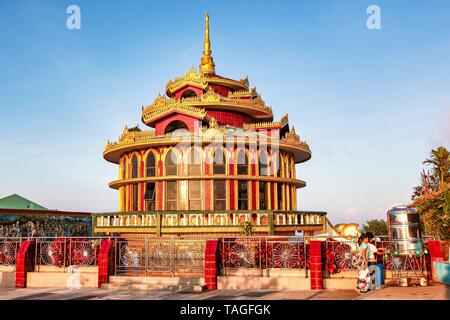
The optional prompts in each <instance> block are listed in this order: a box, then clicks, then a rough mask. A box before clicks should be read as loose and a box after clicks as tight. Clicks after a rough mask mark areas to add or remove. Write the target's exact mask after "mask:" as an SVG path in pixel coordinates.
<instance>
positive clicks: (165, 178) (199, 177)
mask: <svg viewBox="0 0 450 320" xmlns="http://www.w3.org/2000/svg"><path fill="white" fill-rule="evenodd" d="M205 179H206V180H211V181H213V180H247V181H249V180H250V181H264V182H282V183H286V184H289V185H292V186H295V187H297V188H303V187H305V186H306V182H305V181H303V180H299V179H288V178H280V177H272V176H252V175H228V174H216V175H213V174H205V175H196V176H182V175H176V176H158V177H141V178H135V179H126V180H114V181H111V182H110V183H109V187H110V188H113V189H117V188H119V187H121V186H124V185H129V184H135V183H140V182H152V181H171V180H205ZM211 188H212V186H211Z"/></svg>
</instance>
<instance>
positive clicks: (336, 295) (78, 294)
mask: <svg viewBox="0 0 450 320" xmlns="http://www.w3.org/2000/svg"><path fill="white" fill-rule="evenodd" d="M12 299H14V300H351V299H356V300H366V299H367V300H397V299H426V300H450V289H449V287H448V286H445V285H440V284H435V285H433V286H429V287H409V288H399V287H392V286H391V287H385V288H383V289H381V290H375V291H372V292H369V293H368V294H365V295H360V294H359V293H357V292H356V291H354V290H320V291H273V290H216V291H207V292H203V293H175V292H172V291H148V292H142V291H125V290H123V291H112V290H105V289H0V300H12Z"/></svg>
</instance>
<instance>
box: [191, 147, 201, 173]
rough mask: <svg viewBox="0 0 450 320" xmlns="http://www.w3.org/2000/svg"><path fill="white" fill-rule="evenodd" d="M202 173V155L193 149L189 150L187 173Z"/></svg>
mask: <svg viewBox="0 0 450 320" xmlns="http://www.w3.org/2000/svg"><path fill="white" fill-rule="evenodd" d="M201 174H202V156H201V153H200V152H199V151H197V150H195V149H193V150H191V152H190V153H189V157H188V175H201Z"/></svg>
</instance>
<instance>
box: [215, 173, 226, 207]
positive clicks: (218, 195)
mask: <svg viewBox="0 0 450 320" xmlns="http://www.w3.org/2000/svg"><path fill="white" fill-rule="evenodd" d="M226 209H227V208H226V183H225V180H216V181H214V210H226Z"/></svg>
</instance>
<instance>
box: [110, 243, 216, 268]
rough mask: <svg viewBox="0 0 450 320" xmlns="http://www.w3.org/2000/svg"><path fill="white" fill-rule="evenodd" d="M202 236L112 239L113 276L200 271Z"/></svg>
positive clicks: (202, 251)
mask: <svg viewBox="0 0 450 320" xmlns="http://www.w3.org/2000/svg"><path fill="white" fill-rule="evenodd" d="M206 241H207V238H205V237H199V238H196V237H176V238H175V237H172V238H161V237H142V238H134V237H133V238H127V239H114V242H115V245H114V247H115V252H114V261H115V274H116V275H131V276H133V275H135V276H148V275H152V274H154V275H158V274H160V275H162V274H170V275H175V274H177V273H202V272H203V270H204V260H205V248H206Z"/></svg>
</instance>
